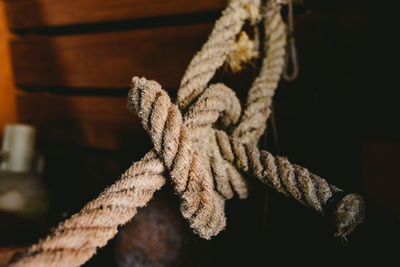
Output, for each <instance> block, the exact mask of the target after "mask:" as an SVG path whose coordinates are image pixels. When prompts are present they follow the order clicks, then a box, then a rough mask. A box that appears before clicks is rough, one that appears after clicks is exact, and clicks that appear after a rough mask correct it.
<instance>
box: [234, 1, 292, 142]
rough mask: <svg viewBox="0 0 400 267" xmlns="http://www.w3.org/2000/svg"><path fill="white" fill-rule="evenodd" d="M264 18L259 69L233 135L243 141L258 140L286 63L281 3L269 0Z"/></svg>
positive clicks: (284, 26)
mask: <svg viewBox="0 0 400 267" xmlns="http://www.w3.org/2000/svg"><path fill="white" fill-rule="evenodd" d="M264 16H265V18H264V31H265V36H264V38H265V42H264V53H265V56H264V59H263V62H262V66H261V69H260V73H259V75H258V76H257V78H256V79H255V80H254V82H253V84H252V86H251V88H250V90H249V93H248V96H247V101H246V109H245V110H244V112H243V115H242V117H241V119H240V123H239V124H238V125H237V126H236V127H235V130H234V131H233V133H232V136H233V137H235V138H236V139H238V140H241V141H242V142H244V143H257V142H258V140H259V138H260V136H261V135H262V134H263V133H264V132H265V128H266V126H267V123H266V122H267V119H268V117H269V115H270V113H271V111H270V106H271V103H272V97H273V96H274V94H275V90H276V88H277V87H278V82H279V80H280V77H281V74H282V70H283V67H284V63H285V60H284V59H285V47H286V39H287V38H286V25H285V23H284V22H283V19H282V16H281V6H280V5H278V4H277V2H276V1H268V2H267V5H266V7H265V15H264Z"/></svg>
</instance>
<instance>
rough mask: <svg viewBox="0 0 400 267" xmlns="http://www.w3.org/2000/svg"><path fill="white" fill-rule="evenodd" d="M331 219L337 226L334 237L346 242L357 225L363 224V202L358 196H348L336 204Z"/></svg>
mask: <svg viewBox="0 0 400 267" xmlns="http://www.w3.org/2000/svg"><path fill="white" fill-rule="evenodd" d="M332 215H333V219H334V222H335V225H336V226H337V229H336V233H335V237H338V238H341V239H343V240H346V236H347V235H349V234H350V233H351V232H352V231H353V230H354V229H355V228H356V226H357V225H359V224H361V223H363V222H364V217H365V202H364V199H363V197H361V196H360V195H358V194H348V195H346V196H344V197H343V199H342V200H341V201H340V202H339V203H338V204H337V206H336V209H335V211H334V212H333V214H332Z"/></svg>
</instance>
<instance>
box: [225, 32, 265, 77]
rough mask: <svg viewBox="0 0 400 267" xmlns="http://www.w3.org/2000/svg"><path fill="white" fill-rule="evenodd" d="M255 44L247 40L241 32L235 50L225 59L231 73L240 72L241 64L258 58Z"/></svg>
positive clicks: (245, 34)
mask: <svg viewBox="0 0 400 267" xmlns="http://www.w3.org/2000/svg"><path fill="white" fill-rule="evenodd" d="M255 46H256V44H255V43H254V41H253V40H251V39H250V38H249V36H248V35H247V33H246V32H244V31H242V32H241V33H240V34H239V37H238V39H237V41H236V44H235V49H234V50H233V51H232V52H231V53H230V54H229V55H228V57H227V65H228V66H229V68H230V69H231V70H232V72H233V73H236V72H239V71H241V70H242V67H243V64H245V63H248V62H250V61H251V60H252V59H253V58H256V57H258V51H257V48H256V47H255Z"/></svg>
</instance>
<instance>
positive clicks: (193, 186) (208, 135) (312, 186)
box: [11, 0, 364, 266]
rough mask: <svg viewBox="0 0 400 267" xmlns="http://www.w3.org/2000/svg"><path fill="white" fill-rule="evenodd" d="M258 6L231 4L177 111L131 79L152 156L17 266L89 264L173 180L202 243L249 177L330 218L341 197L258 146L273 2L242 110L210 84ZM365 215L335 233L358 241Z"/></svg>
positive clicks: (248, 1)
mask: <svg viewBox="0 0 400 267" xmlns="http://www.w3.org/2000/svg"><path fill="white" fill-rule="evenodd" d="M259 5H260V1H259V0H232V1H230V3H229V5H228V7H227V9H226V10H225V11H224V12H223V16H222V17H221V18H220V19H219V20H218V21H217V22H216V25H215V27H214V29H213V31H212V33H211V35H210V37H209V40H208V41H207V42H206V43H205V44H204V46H203V47H202V49H201V51H199V52H198V54H196V56H195V57H194V58H193V60H192V61H191V63H190V65H189V67H188V69H187V71H186V73H185V75H184V77H183V79H182V82H181V88H180V89H179V91H178V96H177V105H174V104H173V103H171V100H170V99H169V97H168V95H167V93H166V92H165V91H164V90H162V88H161V86H160V85H159V84H158V83H157V82H154V81H148V80H146V79H144V78H142V79H140V78H137V77H135V78H133V80H132V90H131V91H130V93H129V105H128V107H129V108H130V110H134V111H135V112H137V114H138V115H139V117H140V118H141V119H142V124H143V126H144V128H145V129H146V130H147V131H148V133H149V135H150V137H151V139H152V142H153V145H154V149H153V150H152V151H150V152H149V153H148V154H147V155H146V156H145V157H144V158H143V159H142V160H141V161H139V162H137V163H134V164H133V165H132V167H130V168H129V169H128V170H127V171H126V172H125V174H124V175H123V176H122V178H121V179H120V180H118V181H117V182H116V183H115V184H113V185H112V186H110V187H109V188H107V189H106V190H105V191H104V192H103V193H102V194H100V196H99V197H98V198H97V199H95V200H93V201H92V202H89V203H88V204H87V205H86V206H85V207H84V208H83V209H82V210H81V211H80V212H79V213H77V214H75V215H73V216H72V217H71V218H70V219H68V220H66V221H64V222H62V223H61V224H60V225H59V226H58V227H57V228H56V229H55V230H53V231H52V233H51V234H50V235H49V236H47V237H46V238H45V239H43V240H41V241H39V243H38V244H36V245H33V246H32V247H31V248H30V249H29V250H27V251H26V252H25V253H24V254H22V255H20V257H19V258H17V259H14V261H13V262H12V264H11V266H79V265H81V264H83V263H85V262H86V261H87V260H89V259H90V258H91V257H92V256H93V255H94V254H95V252H96V249H97V248H98V247H102V246H104V245H105V244H106V243H107V242H108V240H110V239H111V238H112V237H113V236H114V235H115V234H116V232H117V227H118V226H119V225H123V224H125V223H126V222H128V221H129V220H130V219H131V218H132V217H133V216H134V215H135V214H136V209H137V207H142V206H144V205H145V204H146V203H147V202H148V201H149V200H150V199H151V198H152V195H153V193H154V192H155V191H156V190H158V189H159V188H160V187H161V186H162V185H163V184H164V183H165V178H164V176H165V172H168V174H169V177H171V180H172V183H173V185H174V188H175V190H176V192H177V194H178V195H179V196H180V197H181V199H182V203H181V212H182V214H183V216H184V217H185V218H186V219H188V221H189V223H190V226H191V227H192V229H193V230H194V231H195V232H196V233H197V234H199V235H200V236H201V237H203V238H207V239H209V238H211V237H212V236H214V235H216V234H217V233H218V232H220V231H221V230H222V229H223V228H224V227H225V215H224V198H226V199H227V198H231V197H232V196H233V191H236V192H237V193H238V195H239V197H241V198H245V197H246V196H247V186H246V183H245V180H244V178H243V175H242V174H244V173H247V174H251V175H253V176H255V177H257V178H258V179H260V180H261V181H262V182H264V183H266V184H268V185H269V186H271V187H272V188H274V189H276V190H277V191H279V192H282V193H283V194H285V195H287V196H291V197H293V198H295V199H297V200H298V201H300V202H301V203H303V204H306V205H308V206H310V207H312V208H314V209H315V210H317V211H319V212H321V213H324V211H325V206H326V204H327V201H329V199H330V198H331V197H332V196H333V195H334V194H335V192H337V191H338V190H339V189H337V188H336V187H334V186H329V185H328V184H327V183H326V181H325V180H323V179H322V178H320V177H318V176H316V175H314V174H311V173H309V172H308V171H307V169H305V168H302V167H299V166H297V165H292V164H291V163H290V162H289V161H288V160H287V159H285V158H281V157H273V156H272V155H271V154H269V153H268V152H267V151H259V150H258V148H257V143H258V139H259V137H260V135H261V134H262V133H263V131H264V129H265V122H266V120H267V118H268V116H269V108H270V105H271V101H272V96H273V94H274V91H275V89H276V87H277V84H278V81H279V79H280V75H281V73H282V68H283V63H284V60H283V59H284V55H285V49H284V47H285V44H286V38H285V36H286V32H285V25H284V23H283V21H282V18H281V16H280V5H279V4H278V3H277V2H276V0H270V1H268V4H267V6H266V8H265V10H266V15H265V19H264V22H265V39H266V42H265V43H266V47H265V55H266V56H265V59H264V60H263V64H262V68H261V70H260V74H259V76H258V77H257V78H256V80H255V81H254V83H253V85H252V87H251V89H250V91H249V96H248V99H247V103H246V109H245V110H244V112H242V111H241V107H240V103H239V101H238V99H237V98H236V96H235V93H234V92H233V91H232V90H231V89H230V88H228V87H226V86H225V85H223V84H214V85H209V82H210V80H211V78H212V77H213V76H214V74H215V72H216V70H217V69H218V68H219V67H221V66H222V65H223V64H224V62H225V61H226V60H227V58H228V57H229V55H231V54H232V53H233V51H235V45H236V41H237V40H236V37H237V35H238V34H239V32H240V30H241V28H242V26H243V24H244V22H245V20H247V19H249V21H250V22H251V23H255V22H256V21H258V20H259V19H260V17H259V15H258V10H259ZM238 41H239V40H238ZM178 107H179V108H178ZM181 112H183V115H182V114H181ZM213 179H214V181H213ZM214 184H215V185H216V188H215V189H214ZM363 211H364V206H363V200H362V198H361V197H360V196H358V195H355V194H350V195H347V196H345V197H344V198H343V199H342V200H341V201H340V202H339V203H338V205H337V206H336V209H335V210H334V215H335V220H336V224H337V232H336V234H337V235H340V236H342V235H347V234H348V233H350V232H351V230H352V229H353V228H354V227H355V226H356V225H357V224H358V223H360V222H361V221H362V219H363Z"/></svg>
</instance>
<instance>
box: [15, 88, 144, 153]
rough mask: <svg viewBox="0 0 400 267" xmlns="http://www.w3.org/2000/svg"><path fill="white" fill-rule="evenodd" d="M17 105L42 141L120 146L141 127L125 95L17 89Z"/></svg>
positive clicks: (101, 146)
mask: <svg viewBox="0 0 400 267" xmlns="http://www.w3.org/2000/svg"><path fill="white" fill-rule="evenodd" d="M17 106H18V119H19V121H20V122H23V123H29V124H32V125H34V126H36V127H37V128H38V132H39V138H40V141H44V142H55V143H64V144H80V145H84V146H88V147H96V148H104V149H120V148H122V147H123V146H125V145H127V144H129V143H132V144H133V143H134V142H133V141H134V138H133V137H134V136H135V133H136V134H137V131H141V125H140V123H139V121H138V118H137V117H136V116H135V115H134V114H131V113H130V112H129V111H128V109H127V107H126V98H125V97H105V96H65V95H54V94H49V93H26V92H19V94H18V95H17ZM140 134H143V131H142V132H140ZM143 136H145V135H143ZM127 140H128V142H127ZM129 140H132V141H129Z"/></svg>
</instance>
